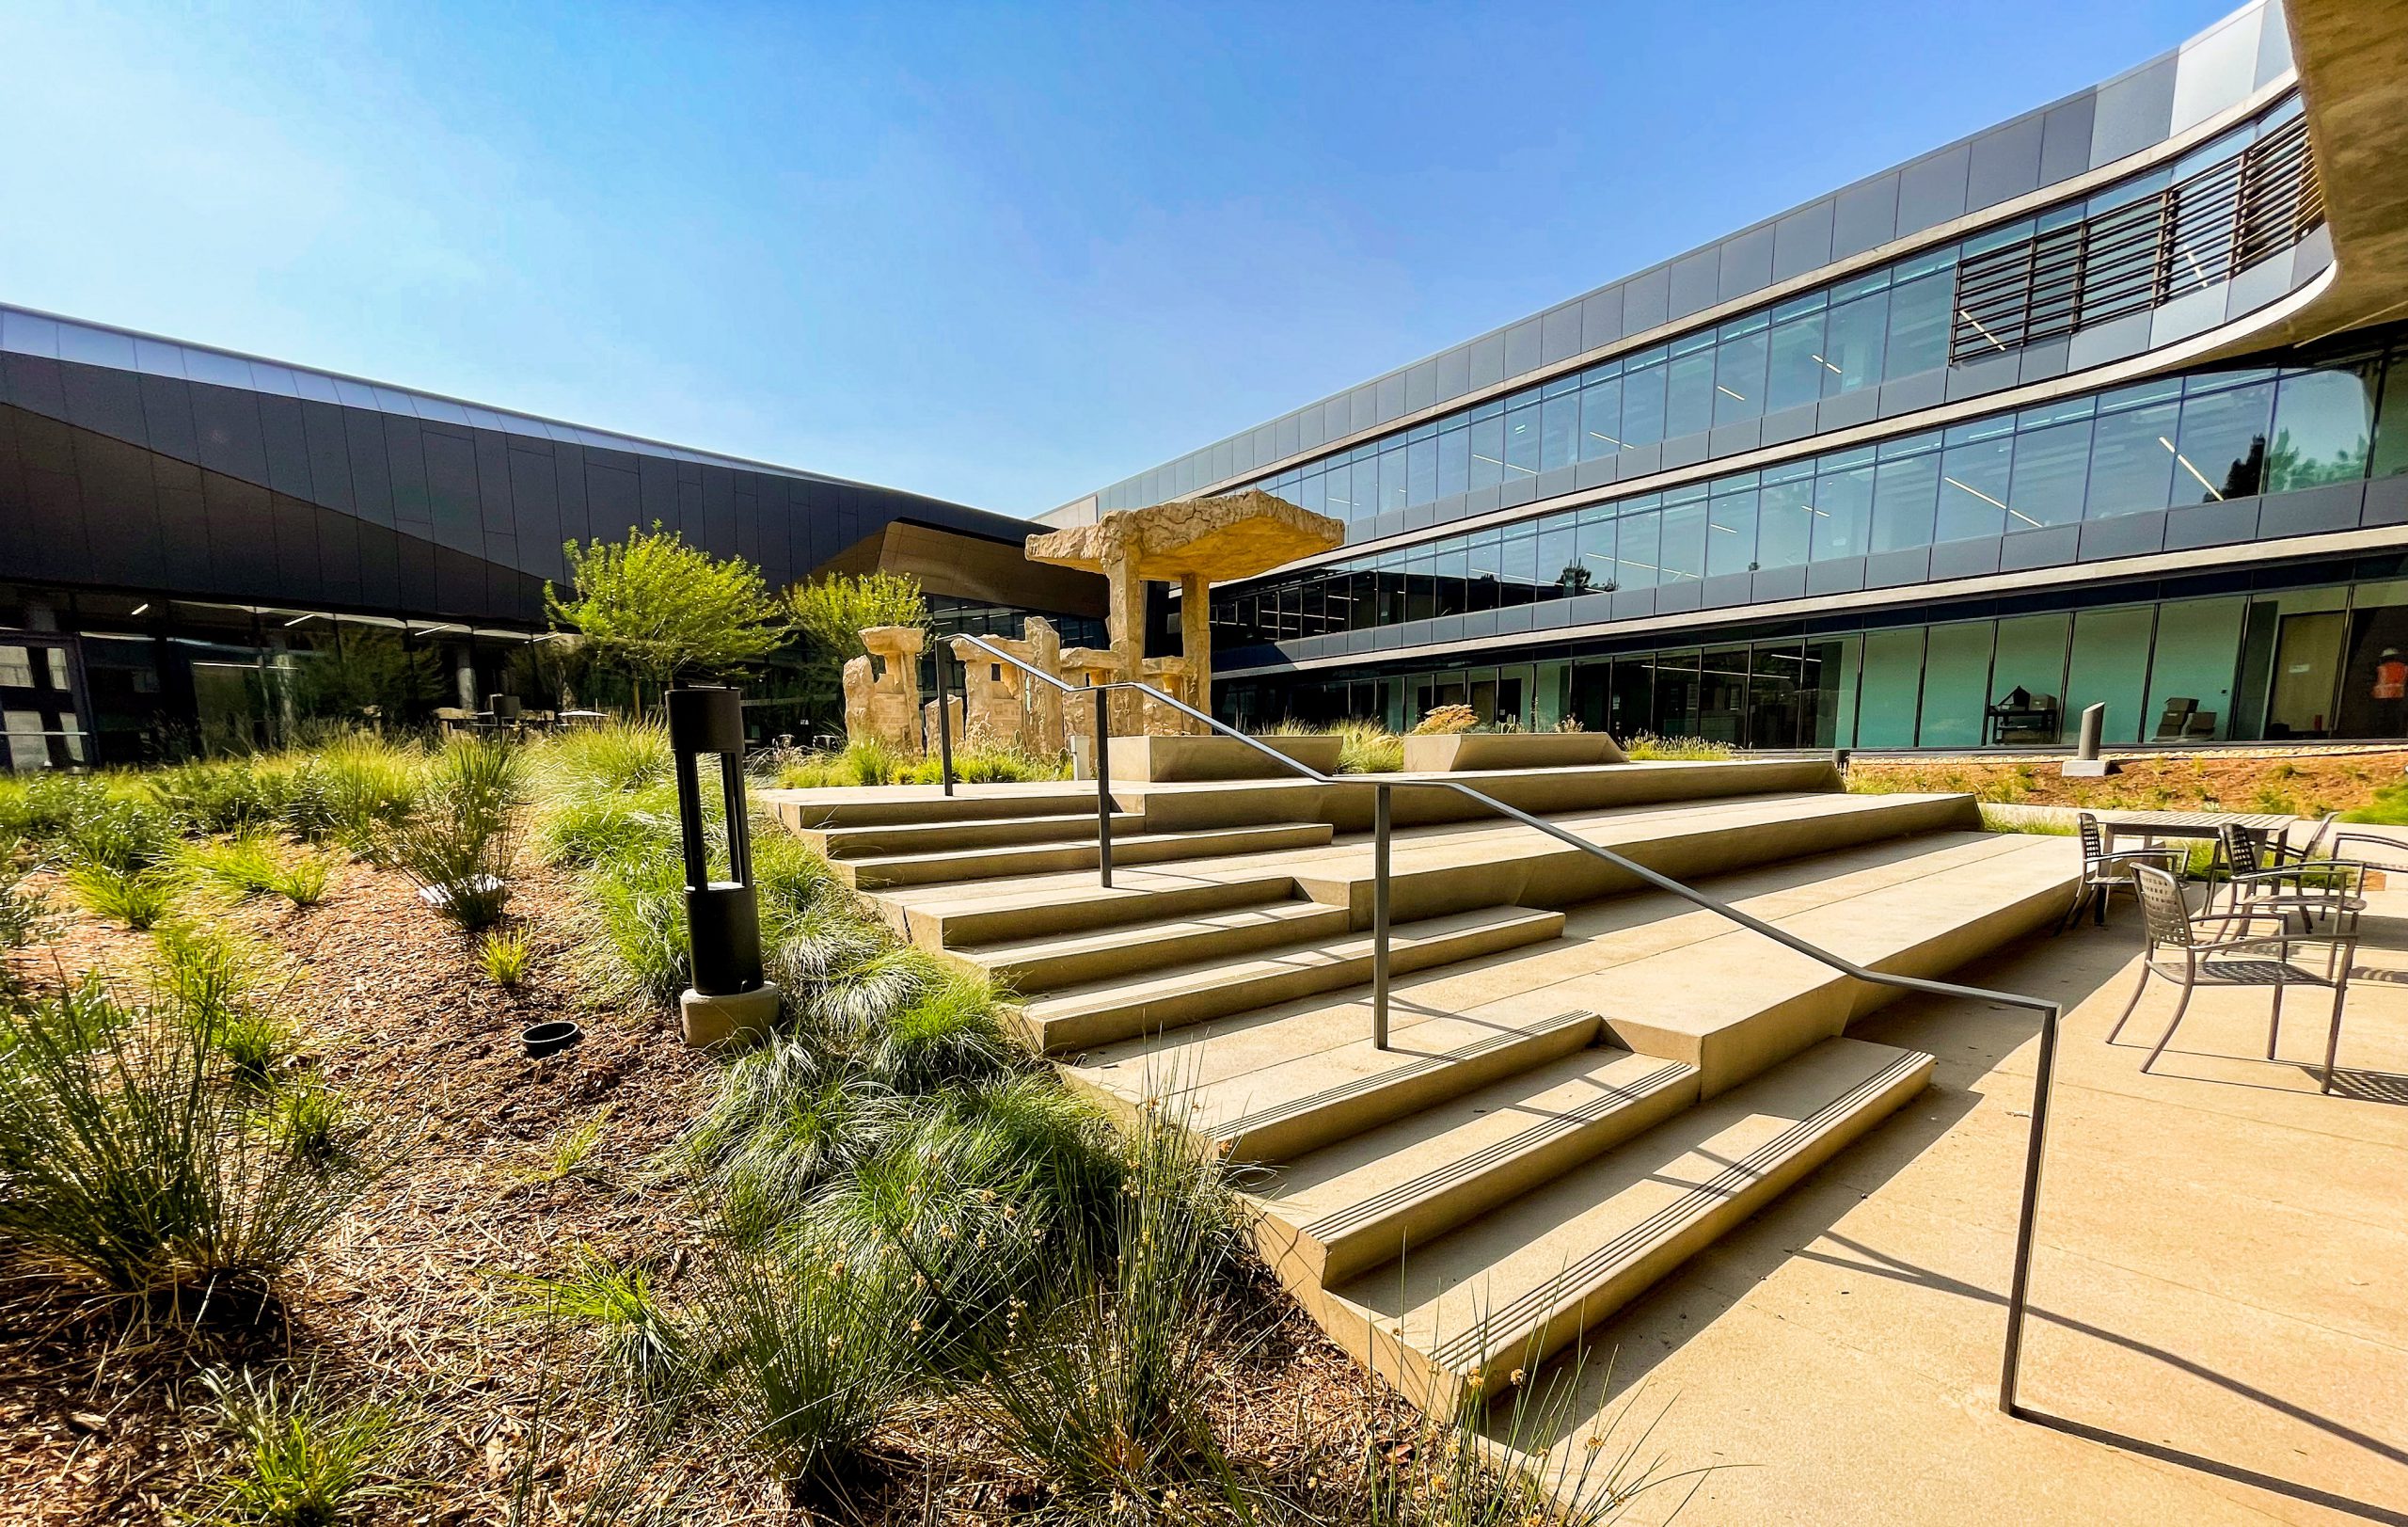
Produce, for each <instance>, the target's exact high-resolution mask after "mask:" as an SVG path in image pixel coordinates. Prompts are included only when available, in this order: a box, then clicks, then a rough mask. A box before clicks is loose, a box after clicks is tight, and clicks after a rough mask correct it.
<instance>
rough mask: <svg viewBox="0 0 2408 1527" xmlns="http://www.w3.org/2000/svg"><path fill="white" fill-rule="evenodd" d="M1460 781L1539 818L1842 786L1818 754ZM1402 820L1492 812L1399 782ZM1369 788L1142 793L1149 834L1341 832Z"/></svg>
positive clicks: (1298, 785)
mask: <svg viewBox="0 0 2408 1527" xmlns="http://www.w3.org/2000/svg"><path fill="white" fill-rule="evenodd" d="M1461 783H1463V784H1465V785H1468V786H1470V787H1472V788H1474V789H1476V790H1480V791H1481V792H1482V793H1484V794H1487V795H1491V796H1494V797H1496V798H1497V800H1499V801H1502V802H1504V803H1506V804H1508V805H1511V806H1518V807H1520V808H1521V809H1522V810H1524V811H1530V812H1536V813H1539V814H1541V815H1545V814H1549V813H1563V812H1572V811H1595V810H1599V809H1603V808H1608V807H1615V806H1640V805H1654V804H1660V803H1666V802H1672V801H1704V800H1719V799H1725V798H1728V797H1732V796H1742V795H1762V794H1772V793H1779V792H1788V791H1812V790H1827V791H1836V790H1837V789H1839V788H1840V781H1839V777H1838V775H1837V773H1836V772H1835V771H1833V770H1832V768H1831V765H1830V762H1829V761H1828V760H1826V759H1753V758H1751V759H1746V760H1741V761H1737V762H1733V763H1719V764H1711V765H1694V764H1692V765H1687V766H1684V767H1679V768H1666V767H1661V766H1651V765H1645V764H1640V765H1631V764H1612V765H1605V766H1600V767H1596V768H1580V769H1540V770H1524V771H1506V772H1498V773H1479V772H1474V773H1468V774H1465V775H1464V776H1463V778H1462V780H1461ZM1389 800H1390V803H1391V809H1392V811H1393V819H1394V821H1395V822H1396V824H1397V825H1398V826H1400V827H1417V826H1422V825H1425V824H1429V823H1435V822H1455V821H1477V820H1480V819H1488V818H1493V817H1494V816H1495V813H1493V812H1491V811H1490V810H1489V808H1488V807H1486V806H1484V805H1481V804H1480V803H1477V802H1474V801H1468V800H1465V798H1464V797H1462V796H1460V795H1457V794H1455V793H1454V792H1453V791H1451V790H1438V789H1411V788H1407V789H1399V790H1395V791H1392V792H1391V794H1390V797H1389ZM1373 801H1374V792H1373V791H1372V790H1371V789H1370V788H1369V787H1368V781H1367V782H1366V783H1365V784H1359V785H1337V786H1330V785H1313V784H1308V783H1303V782H1290V781H1271V780H1265V781H1256V782H1247V783H1245V784H1237V783H1232V784H1230V785H1229V786H1227V787H1221V788H1217V789H1213V790H1209V791H1208V790H1182V791H1153V792H1149V794H1148V795H1147V797H1146V822H1147V825H1148V826H1149V828H1150V829H1152V830H1153V831H1155V832H1164V831H1173V830H1178V829H1181V828H1190V827H1218V826H1228V825H1230V824H1232V823H1237V822H1244V821H1294V820H1297V819H1300V818H1302V819H1307V820H1320V821H1326V822H1329V823H1331V824H1332V825H1333V826H1335V827H1337V829H1338V830H1339V832H1341V833H1367V832H1369V831H1370V828H1371V815H1372V811H1373V809H1374V806H1373Z"/></svg>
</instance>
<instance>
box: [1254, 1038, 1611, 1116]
mask: <svg viewBox="0 0 2408 1527" xmlns="http://www.w3.org/2000/svg"><path fill="white" fill-rule="evenodd" d="M1583 1018H1586V1019H1589V1020H1591V1021H1592V1022H1601V1021H1602V1020H1600V1019H1599V1018H1598V1015H1597V1014H1595V1013H1593V1012H1591V1011H1589V1010H1587V1009H1585V1008H1573V1009H1569V1010H1565V1011H1563V1012H1559V1013H1557V1014H1556V1015H1555V1016H1554V1017H1552V1018H1546V1019H1542V1020H1541V1021H1539V1022H1538V1023H1535V1024H1532V1025H1530V1026H1528V1027H1527V1028H1515V1029H1509V1030H1507V1031H1506V1032H1504V1033H1501V1034H1491V1035H1489V1036H1488V1037H1487V1038H1485V1039H1477V1040H1473V1041H1471V1042H1468V1043H1465V1044H1459V1045H1457V1046H1455V1047H1454V1048H1453V1049H1451V1050H1442V1051H1440V1052H1439V1053H1438V1054H1436V1055H1434V1056H1424V1057H1423V1058H1420V1059H1418V1060H1416V1061H1413V1062H1411V1063H1410V1064H1407V1065H1402V1066H1399V1067H1397V1068H1395V1069H1394V1070H1392V1071H1383V1072H1380V1073H1378V1074H1374V1075H1370V1076H1357V1077H1355V1079H1354V1080H1353V1081H1351V1082H1339V1083H1337V1084H1336V1085H1334V1086H1331V1087H1324V1088H1323V1089H1322V1090H1320V1091H1318V1092H1313V1093H1310V1094H1307V1096H1305V1097H1301V1098H1292V1099H1291V1100H1289V1101H1288V1102H1286V1103H1282V1104H1279V1105H1275V1106H1273V1107H1269V1108H1258V1109H1257V1110H1255V1111H1254V1112H1253V1113H1249V1114H1241V1115H1240V1116H1238V1117H1237V1118H1235V1119H1232V1120H1230V1121H1228V1122H1226V1123H1223V1124H1219V1125H1216V1126H1215V1127H1214V1128H1213V1131H1212V1135H1213V1137H1214V1138H1215V1139H1224V1140H1233V1139H1239V1138H1242V1137H1244V1136H1245V1135H1246V1134H1248V1133H1250V1132H1251V1131H1254V1130H1258V1129H1260V1128H1262V1127H1263V1126H1265V1125H1266V1124H1275V1123H1278V1122H1279V1121H1282V1120H1286V1119H1292V1118H1296V1117H1298V1116H1300V1115H1303V1114H1307V1113H1310V1112H1313V1111H1315V1110H1317V1109H1320V1108H1324V1107H1327V1106H1330V1105H1333V1104H1338V1103H1342V1102H1344V1101H1346V1100H1347V1099H1348V1098H1351V1097H1357V1096H1364V1095H1368V1094H1370V1093H1371V1092H1375V1091H1378V1090H1381V1089H1382V1088H1386V1087H1389V1086H1392V1085H1394V1084H1395V1083H1398V1082H1402V1081H1411V1080H1413V1079H1415V1078H1417V1077H1420V1076H1426V1075H1429V1074H1431V1073H1433V1072H1437V1071H1444V1070H1445V1069H1446V1068H1447V1067H1449V1066H1450V1065H1454V1064H1457V1063H1459V1062H1462V1061H1465V1060H1477V1059H1479V1058H1481V1057H1482V1056H1484V1055H1487V1054H1489V1053H1490V1052H1492V1051H1496V1050H1501V1049H1504V1048H1506V1047H1507V1046H1509V1045H1512V1044H1514V1043H1517V1042H1522V1041H1525V1040H1533V1039H1537V1038H1539V1037H1540V1036H1541V1035H1543V1034H1545V1033H1546V1032H1547V1031H1549V1030H1550V1029H1553V1028H1557V1027H1560V1026H1562V1025H1564V1024H1567V1023H1571V1022H1575V1021H1576V1020H1579V1019H1583Z"/></svg>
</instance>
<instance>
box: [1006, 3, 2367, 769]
mask: <svg viewBox="0 0 2408 1527" xmlns="http://www.w3.org/2000/svg"><path fill="white" fill-rule="evenodd" d="M2402 29H2403V24H2402V21H2401V14H2400V11H2399V9H2398V8H2395V7H2351V6H2347V5H2344V4H2339V3H2336V0H2292V4H2291V7H2290V14H2289V16H2288V17H2286V15H2285V12H2284V9H2283V8H2282V7H2280V6H2279V5H2276V4H2273V3H2265V4H2258V5H2253V6H2251V7H2249V8H2245V9H2243V10H2241V11H2239V12H2237V13H2235V14H2234V15H2232V16H2230V17H2229V18H2227V19H2226V20H2225V21H2223V22H2221V23H2219V24H2217V25H2216V26H2214V27H2212V28H2210V30H2209V31H2207V32H2205V33H2203V34H2202V35H2200V36H2199V37H2196V38H2194V39H2193V40H2190V41H2189V42H2186V43H2184V44H2183V45H2182V46H2181V47H2180V48H2178V49H2177V50H2175V51H2174V52H2171V53H2168V54H2166V55H2164V56H2162V57H2159V58H2155V59H2152V60H2150V61H2149V62H2147V63H2145V64H2143V65H2141V66H2140V67H2138V68H2136V69H2132V70H2130V71H2128V72H2124V73H2122V74H2119V75H2117V76H2115V78H2113V79H2111V80H2108V81H2107V82H2106V83H2104V84H2102V85H2099V86H2098V87H2094V88H2091V89H2086V90H2083V91H2082V92H2080V93H2078V94H2076V95H2073V96H2070V97H2068V98H2067V99H2065V100H2063V101H2059V102H2056V103H2052V104H2050V105H2048V106H2044V107H2042V108H2040V109H2038V110H2036V111H2033V112H2030V113H2027V114H2026V115H2024V116H2021V117H2019V118H2017V119H2014V120H2012V121H2008V122H2004V123H2002V124H2001V125H1999V126H1997V127H1994V128H1992V129H1990V130H1988V131H1987V132H1984V133H1981V134H1978V135H1975V136H1973V137H1971V138H1968V139H1966V140H1964V141H1962V142H1958V143H1954V144H1950V145H1949V146H1947V147H1946V148H1943V149H1940V150H1937V151H1933V152H1931V153H1928V154H1925V155H1924V156H1923V157H1922V158H1919V159H1916V160H1914V161H1912V162H1910V163H1908V164H1905V165H1901V166H1899V167H1896V168H1893V169H1890V170H1887V171H1884V172H1883V173H1881V174H1878V175H1875V176H1872V177H1871V178H1869V179H1867V180H1863V181H1861V182H1859V183H1855V184H1853V185H1849V186H1846V187H1843V188H1842V189H1839V190H1837V191H1834V192H1832V193H1831V194H1830V195H1829V196H1826V197H1823V198H1821V199H1817V200H1815V201H1813V202H1811V203H1809V204H1807V205H1805V206H1802V207H1798V208H1795V209H1793V210H1791V211H1788V212H1785V213H1782V214H1781V215H1778V216H1774V217H1769V218H1766V220H1764V221H1763V222H1760V223H1758V224H1756V225H1754V226H1753V227H1751V228H1747V229H1743V230H1741V231H1738V232H1735V233H1733V234H1732V235H1730V236H1729V237H1727V238H1725V239H1722V240H1721V241H1719V243H1717V244H1714V245H1711V246H1709V247H1704V248H1702V249H1696V250H1692V251H1690V252H1688V253H1687V254H1683V255H1680V256H1679V257H1677V258H1675V259H1671V260H1668V261H1666V262H1663V263H1662V264H1659V265H1656V266H1655V267H1653V268H1651V269H1648V270H1644V271H1641V272H1640V273H1639V274H1637V275H1634V276H1631V277H1628V278H1624V279H1623V280H1620V281H1617V282H1615V283H1613V284H1611V285H1608V286H1603V287H1600V288H1598V289H1597V290H1595V291H1592V292H1589V293H1585V294H1580V295H1578V296H1576V297H1573V298H1571V299H1569V300H1567V301H1565V302H1563V303H1561V304H1560V305H1558V306H1556V307H1554V308H1551V309H1549V310H1546V311H1545V312H1543V313H1539V314H1536V315H1533V316H1531V317H1529V318H1527V319H1524V320H1522V321H1521V322H1518V323H1515V324H1512V325H1510V326H1506V327H1504V328H1501V329H1498V330H1497V331H1495V332H1493V333H1489V334H1484V335H1481V337H1479V338H1477V339H1474V340H1471V341H1468V342H1465V343H1463V344H1460V345H1457V346H1456V347H1454V348H1452V349H1450V350H1448V351H1445V352H1443V353H1442V354H1439V355H1435V356H1432V357H1430V358H1426V359H1423V360H1420V361H1418V362H1416V363H1414V364H1412V365H1408V366H1405V367H1402V368H1401V369H1399V370H1397V371H1394V372H1391V373H1389V374H1386V375H1384V376H1381V377H1378V378H1375V379H1373V380H1371V381H1368V382H1365V383H1363V384H1362V385H1361V386H1359V387H1355V388H1354V389H1351V390H1348V391H1345V392H1342V393H1339V394H1338V395H1336V396H1333V397H1328V398H1324V399H1322V400H1320V401H1318V402H1315V403H1312V404H1309V405H1307V406H1304V407H1302V408H1299V409H1296V410H1295V411H1294V412H1292V413H1290V414H1287V415H1285V416H1284V417H1282V418H1279V419H1276V420H1274V421H1272V422H1268V423H1265V424H1262V425H1259V426H1258V427H1256V428H1254V429H1251V430H1248V431H1246V432H1244V433H1242V434H1239V435H1236V436H1232V437H1229V438H1228V439H1224V440H1220V441H1217V442H1215V443H1213V444H1212V445H1210V446H1206V447H1204V448H1202V449H1200V450H1197V451H1196V452H1194V453H1190V454H1188V455H1186V456H1183V457H1181V458H1180V459H1179V460H1177V461H1172V462H1168V463H1165V464H1164V465H1163V466H1161V467H1158V468H1156V469H1153V470H1151V471H1148V472H1144V473H1141V474H1139V475H1138V476H1136V477H1133V478H1130V479H1128V480H1125V481H1123V482H1120V483H1116V484H1114V485H1111V486H1110V487H1107V488H1104V489H1102V490H1101V492H1100V493H1098V494H1096V495H1093V496H1091V497H1089V498H1087V499H1085V500H1082V501H1078V502H1075V503H1072V504H1069V505H1066V506H1064V507H1063V508H1062V509H1059V510H1056V511H1054V514H1052V515H1049V516H1048V517H1047V518H1048V519H1049V520H1052V521H1054V522H1056V523H1075V522H1078V521H1080V520H1083V519H1085V518H1088V517H1092V516H1093V515H1094V514H1096V513H1097V512H1098V511H1100V510H1112V509H1117V508H1123V507H1128V506H1133V505H1138V504H1145V503H1151V502H1155V501H1161V500H1165V499H1172V498H1178V497H1183V496H1187V495H1191V494H1201V493H1212V492H1219V491H1226V490H1228V489H1231V488H1236V487H1248V486H1250V487H1260V488H1264V489H1267V490H1269V491H1271V492H1274V493H1277V494H1279V495H1281V496H1282V497H1285V498H1289V499H1291V500H1293V501H1297V502H1299V503H1301V504H1303V505H1304V506H1305V507H1307V508H1309V509H1314V510H1318V511H1321V512H1323V513H1325V514H1328V515H1332V516H1335V517H1340V518H1343V519H1344V520H1346V521H1347V524H1348V526H1349V535H1348V540H1347V544H1346V546H1345V547H1344V548H1343V549H1340V550H1339V551H1336V552H1333V553H1330V554H1328V555H1325V556H1322V557H1316V558H1312V559H1309V560H1307V561H1306V562H1301V563H1297V564H1294V565H1290V566H1288V567H1285V568H1282V569H1280V570H1278V571H1276V572H1275V573H1273V574H1271V575H1269V576H1267V577H1264V578H1261V579H1259V580H1256V581H1251V582H1248V583H1245V584H1243V585H1235V586H1231V587H1228V588H1226V589H1220V590H1216V591H1215V594H1214V601H1215V602H1214V607H1213V610H1212V629H1213V631H1214V634H1215V640H1214V648H1215V652H1214V668H1215V671H1216V673H1217V674H1218V675H1219V676H1221V679H1222V682H1221V683H1220V685H1219V686H1218V688H1217V691H1216V695H1215V703H1216V705H1217V706H1218V708H1219V709H1220V711H1221V713H1222V714H1224V715H1225V716H1228V717H1230V718H1233V719H1236V720H1240V721H1244V722H1247V723H1258V724H1259V723H1263V722H1272V721H1276V720H1278V719H1280V718H1282V717H1295V718H1299V719H1304V720H1323V719H1328V718H1332V717H1336V716H1340V715H1346V714H1355V715H1380V716H1385V717H1386V719H1387V720H1388V722H1389V723H1390V724H1410V723H1411V722H1412V721H1413V720H1414V719H1416V718H1418V716H1419V715H1420V714H1421V713H1422V712H1424V711H1425V710H1427V709H1428V708H1431V707H1432V706H1434V705H1437V704H1442V703H1447V702H1450V701H1461V702H1467V703H1468V704H1470V705H1472V706H1473V707H1474V708H1477V709H1478V710H1479V711H1480V713H1481V715H1482V716H1483V717H1488V718H1495V719H1502V718H1508V717H1511V718H1513V719H1515V720H1517V721H1519V722H1521V723H1522V724H1529V725H1532V726H1538V727H1546V726H1552V725H1555V724H1559V722H1560V719H1561V718H1564V717H1577V718H1578V719H1579V721H1580V722H1581V723H1582V724H1585V725H1587V726H1590V727H1599V726H1603V727H1608V728H1610V729H1611V730H1613V731H1614V732H1616V733H1617V734H1628V733H1634V732H1650V731H1652V732H1656V733H1659V734H1665V735H1701V736H1704V737H1707V738H1712V739H1716V740H1724V741H1728V742H1733V743H1738V744H1745V745H1750V746H1755V747H1776V748H1778V747H1793V746H1819V747H1832V746H1837V747H1868V748H1893V747H1894V748H1906V747H1922V748H1958V747H1968V746H1977V745H1982V744H1985V743H2000V742H2004V743H2010V744H2012V743H2043V742H2055V741H2058V740H2070V735H2071V732H2072V729H2073V727H2074V725H2075V724H2076V722H2077V721H2078V718H2079V715H2080V712H2081V711H2082V709H2083V708H2084V707H2086V706H2088V705H2090V704H2092V703H2095V702H2100V701H2103V702H2105V703H2106V706H2107V727H2108V736H2109V738H2110V740H2116V741H2122V742H2133V741H2143V742H2147V741H2151V740H2163V741H2167V742H2180V743H2186V744H2196V743H2203V742H2209V741H2221V740H2235V739H2274V738H2289V739H2309V738H2376V737H2381V738H2399V737H2401V736H2403V735H2408V699H2403V694H2402V681H2403V679H2408V661H2403V660H2402V658H2401V655H2402V654H2408V556H2403V553H2404V552H2408V327H2402V326H2392V325H2389V324H2386V323H2385V322H2384V320H2385V319H2387V318H2391V317H2395V316H2399V315H2400V314H2402V313H2408V259H2404V258H2403V254H2402V246H2403V245H2408V213H2404V212H2403V207H2404V206H2408V171H2403V170H2402V169H2401V168H2400V166H2401V165H2402V164H2403V163H2408V160H2403V159H2402V158H2401V157H2400V155H2401V151H2402V144H2401V142H2400V137H2401V135H2402V131H2403V129H2408V83H2403V82H2408V64H2403V56H2402V47H2401V33H2402ZM2395 124H2398V125H2395Z"/></svg>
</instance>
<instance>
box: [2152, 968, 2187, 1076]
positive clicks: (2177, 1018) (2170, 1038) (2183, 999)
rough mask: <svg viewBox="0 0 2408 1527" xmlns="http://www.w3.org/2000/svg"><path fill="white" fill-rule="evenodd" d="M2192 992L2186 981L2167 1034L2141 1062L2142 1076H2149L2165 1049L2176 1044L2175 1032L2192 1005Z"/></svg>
mask: <svg viewBox="0 0 2408 1527" xmlns="http://www.w3.org/2000/svg"><path fill="white" fill-rule="evenodd" d="M2192 990H2193V988H2192V984H2191V983H2190V982H2188V981H2185V982H2183V983H2182V994H2181V995H2180V996H2178V997H2177V998H2175V1001H2174V1016H2173V1017H2172V1018H2171V1019H2169V1020H2167V1022H2166V1025H2165V1032H2164V1033H2163V1034H2162V1036H2160V1037H2159V1039H2158V1042H2157V1048H2156V1049H2154V1050H2151V1051H2150V1052H2149V1053H2148V1058H2147V1060H2144V1061H2142V1062H2141V1074H2143V1075H2147V1074H2148V1068H2149V1067H2151V1066H2154V1065H2156V1064H2157V1058H2158V1057H2159V1056H2162V1055H2163V1054H2164V1053H2165V1047H2166V1046H2167V1045H2168V1044H2171V1043H2172V1042H2174V1031H2175V1030H2176V1029H2178V1028H2179V1027H2181V1026H2182V1010H2183V1009H2185V1008H2187V1007H2189V1006H2190V1005H2191V992H2192Z"/></svg>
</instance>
